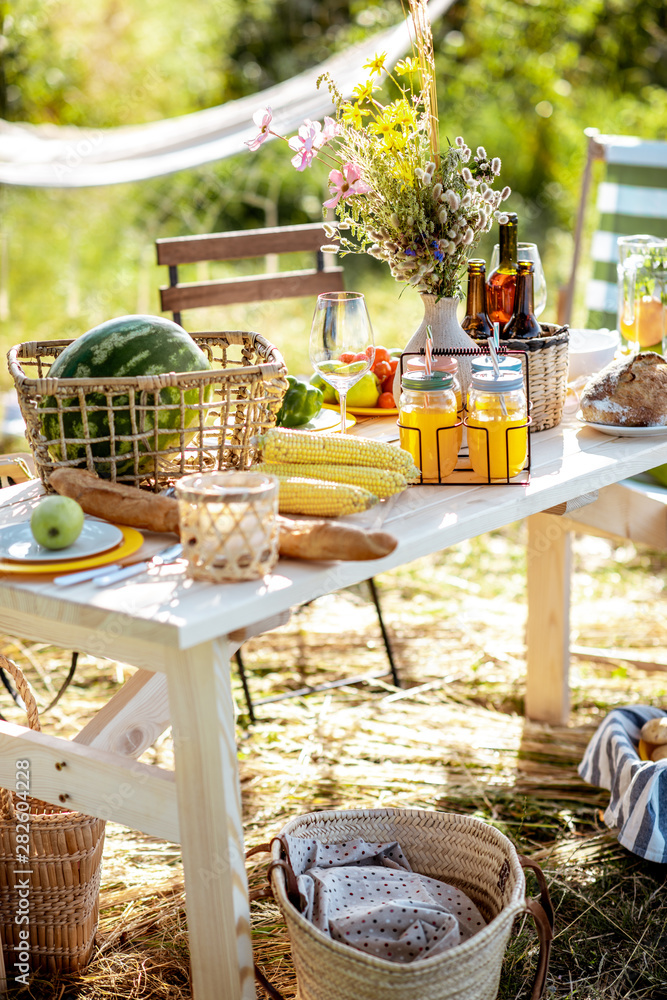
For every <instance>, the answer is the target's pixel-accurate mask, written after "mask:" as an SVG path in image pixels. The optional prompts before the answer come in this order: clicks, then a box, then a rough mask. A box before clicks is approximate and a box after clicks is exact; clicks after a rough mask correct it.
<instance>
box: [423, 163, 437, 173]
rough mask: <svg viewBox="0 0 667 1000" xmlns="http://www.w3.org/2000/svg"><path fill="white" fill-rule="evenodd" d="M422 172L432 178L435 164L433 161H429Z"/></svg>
mask: <svg viewBox="0 0 667 1000" xmlns="http://www.w3.org/2000/svg"><path fill="white" fill-rule="evenodd" d="M424 170H425V171H426V173H427V174H428V175H429V177H432V176H433V174H434V171H435V163H434V162H433V160H429V161H428V163H427V164H426V166H425V167H424Z"/></svg>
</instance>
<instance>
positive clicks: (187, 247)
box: [155, 223, 344, 323]
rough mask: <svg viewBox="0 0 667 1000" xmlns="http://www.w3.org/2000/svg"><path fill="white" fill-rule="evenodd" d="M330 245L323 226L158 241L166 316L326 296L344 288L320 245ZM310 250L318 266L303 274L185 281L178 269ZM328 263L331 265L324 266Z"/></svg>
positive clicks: (339, 270)
mask: <svg viewBox="0 0 667 1000" xmlns="http://www.w3.org/2000/svg"><path fill="white" fill-rule="evenodd" d="M327 242H330V241H329V240H328V239H327V236H326V234H325V232H324V224H323V223H313V224H310V225H305V226H282V227H277V228H274V229H269V228H267V229H242V230H240V231H238V232H230V233H208V234H206V235H203V236H181V237H177V238H175V239H160V240H156V242H155V245H156V248H157V261H158V264H165V265H166V266H167V267H168V268H169V285H168V286H166V287H165V286H163V287H161V288H160V303H161V308H162V311H163V312H171V313H173V316H174V320H175V321H176V322H177V323H180V322H181V312H182V311H183V310H185V309H200V308H202V307H204V306H225V305H232V304H235V303H241V302H263V301H267V300H269V299H288V298H300V297H303V296H307V295H319V294H320V293H321V292H336V291H342V290H343V287H344V286H343V269H342V267H338V266H335V265H334V266H330V265H328V261H327V259H328V260H331V259H332V258H331V255H329V254H326V255H325V254H324V253H322V251H321V249H320V247H321V246H322V244H323V243H327ZM302 251H310V252H312V253H314V254H315V267H314V268H311V269H308V270H301V271H278V270H271V271H270V272H269V273H265V274H251V275H247V276H244V277H238V278H237V277H234V278H221V279H218V280H215V281H194V282H180V281H179V277H178V266H179V265H180V264H192V263H196V262H198V261H226V260H249V259H251V258H254V257H269V259H271V258H272V257H273V255H280V254H288V253H298V252H302ZM325 261H327V263H325Z"/></svg>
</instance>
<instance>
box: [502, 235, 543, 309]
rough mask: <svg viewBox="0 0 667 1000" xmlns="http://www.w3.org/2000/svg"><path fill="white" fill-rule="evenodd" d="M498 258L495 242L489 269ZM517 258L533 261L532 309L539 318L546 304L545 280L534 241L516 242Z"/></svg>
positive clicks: (540, 259)
mask: <svg viewBox="0 0 667 1000" xmlns="http://www.w3.org/2000/svg"><path fill="white" fill-rule="evenodd" d="M499 259H500V246H499V244H498V243H496V245H495V247H494V248H493V254H492V256H491V268H490V271H495V269H496V268H497V267H498V261H499ZM516 259H517V260H532V262H533V311H534V313H535V315H536V316H537V318H538V319H539V318H540V316H541V315H542V313H543V312H544V310H545V308H546V304H547V282H546V278H545V277H544V268H543V267H542V258H541V257H540V251H539V250H538V248H537V244H536V243H517V246H516Z"/></svg>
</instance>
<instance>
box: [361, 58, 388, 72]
mask: <svg viewBox="0 0 667 1000" xmlns="http://www.w3.org/2000/svg"><path fill="white" fill-rule="evenodd" d="M386 58H387V53H386V52H381V53H380V54H379V55H378V53H377V52H376V53H375V55H374V56H373V58H372V59H369V60H368V62H367V63H364V69H369V70H370V71H371V73H377V74H378V75H379V74H380V73H381V72H382V70H383V69H384V63H385V60H386Z"/></svg>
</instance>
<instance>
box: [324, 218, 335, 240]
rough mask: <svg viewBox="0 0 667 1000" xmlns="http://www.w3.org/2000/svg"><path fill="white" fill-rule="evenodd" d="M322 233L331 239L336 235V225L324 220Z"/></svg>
mask: <svg viewBox="0 0 667 1000" xmlns="http://www.w3.org/2000/svg"><path fill="white" fill-rule="evenodd" d="M324 235H325V236H326V237H327V239H329V240H332V239H333V238H334V236H335V235H336V227H335V226H332V225H331V223H330V222H325V223H324Z"/></svg>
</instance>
